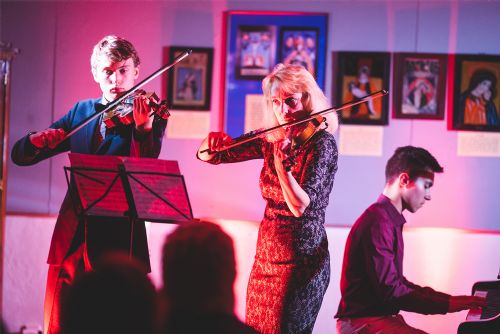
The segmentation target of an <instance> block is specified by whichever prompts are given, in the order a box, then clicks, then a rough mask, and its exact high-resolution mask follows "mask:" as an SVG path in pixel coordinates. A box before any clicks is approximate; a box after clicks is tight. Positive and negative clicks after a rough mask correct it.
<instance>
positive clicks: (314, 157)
mask: <svg viewBox="0 0 500 334" xmlns="http://www.w3.org/2000/svg"><path fill="white" fill-rule="evenodd" d="M262 88H263V91H264V98H265V101H266V106H267V107H266V110H265V112H266V116H267V117H268V120H267V123H268V124H267V125H268V126H269V127H271V126H274V125H278V124H284V123H287V122H290V121H294V120H297V119H304V118H307V116H308V115H310V114H311V113H312V112H317V111H321V110H324V109H327V108H328V103H327V98H326V97H325V95H324V94H323V92H322V91H321V89H320V88H319V86H318V84H317V83H316V81H315V80H314V78H313V76H312V75H311V74H310V73H309V72H308V71H307V70H306V69H305V68H303V67H301V66H298V65H287V66H285V65H282V64H279V65H278V66H276V68H275V69H274V70H273V72H272V73H271V74H269V75H268V76H267V77H266V78H265V79H264V80H263V82H262ZM328 118H329V119H328V121H327V123H328V127H327V129H326V130H325V129H323V128H321V129H319V128H318V131H315V132H314V133H313V134H312V136H311V137H310V138H308V140H307V141H305V142H304V143H303V144H302V145H301V146H299V147H297V148H295V150H294V151H293V152H289V150H288V149H287V148H289V147H290V145H289V140H290V138H288V136H287V134H289V133H291V134H292V136H293V134H294V133H297V132H300V130H301V129H302V128H303V127H305V126H306V125H296V126H295V128H294V129H292V130H291V131H285V130H281V131H275V132H272V133H270V134H268V135H267V137H266V138H264V139H263V138H258V139H255V140H253V141H249V142H247V143H245V144H242V145H239V146H236V147H232V148H230V149H227V150H224V149H223V148H224V146H225V145H227V144H228V143H230V142H231V138H230V137H229V136H228V135H227V134H225V133H221V132H215V133H210V134H209V135H208V137H207V138H206V139H205V141H204V142H203V143H202V144H201V146H200V148H199V151H198V158H199V159H200V160H203V161H206V162H209V163H211V164H219V163H231V162H239V161H245V160H250V159H263V160H264V165H263V167H262V171H261V174H260V188H261V192H262V197H263V198H264V200H265V201H266V203H267V205H266V209H265V212H264V217H263V219H262V222H261V224H260V227H259V235H258V240H257V250H256V256H255V262H254V265H253V268H252V272H251V274H250V280H249V282H248V290H247V302H246V322H247V323H248V324H249V325H250V326H252V327H254V328H255V329H256V330H257V331H259V332H261V333H264V334H268V333H311V332H312V330H313V327H314V323H315V321H316V317H317V315H318V312H319V309H320V307H321V303H322V300H323V296H324V294H325V292H326V289H327V287H328V283H329V281H330V256H329V252H328V240H327V236H326V231H325V228H324V226H323V224H324V221H325V210H326V207H327V205H328V201H329V197H330V192H331V190H332V187H333V180H334V175H335V172H336V171H337V145H336V142H335V138H334V137H333V135H332V133H333V132H334V131H335V130H336V129H337V126H338V121H337V115H336V114H335V113H330V114H329V115H328ZM327 130H328V131H327ZM290 154H293V156H294V163H292V164H285V165H284V164H283V161H286V160H287V158H288V156H289V155H290Z"/></svg>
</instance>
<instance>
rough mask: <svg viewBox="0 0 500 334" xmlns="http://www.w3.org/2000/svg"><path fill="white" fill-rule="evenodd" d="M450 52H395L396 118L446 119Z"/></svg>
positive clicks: (394, 91)
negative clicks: (445, 108)
mask: <svg viewBox="0 0 500 334" xmlns="http://www.w3.org/2000/svg"><path fill="white" fill-rule="evenodd" d="M447 60H448V55H445V54H427V53H396V54H394V71H393V80H394V81H393V82H394V85H393V90H392V92H393V94H392V98H393V112H394V118H407V119H444V106H445V98H446V97H445V92H446V72H447V71H446V67H447V64H448V61H447Z"/></svg>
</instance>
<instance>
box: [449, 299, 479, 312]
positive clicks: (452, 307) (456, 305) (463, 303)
mask: <svg viewBox="0 0 500 334" xmlns="http://www.w3.org/2000/svg"><path fill="white" fill-rule="evenodd" d="M484 306H486V298H483V297H477V296H451V297H450V300H449V301H448V312H458V311H462V310H468V309H471V308H480V307H484Z"/></svg>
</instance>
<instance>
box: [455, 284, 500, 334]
mask: <svg viewBox="0 0 500 334" xmlns="http://www.w3.org/2000/svg"><path fill="white" fill-rule="evenodd" d="M472 294H473V295H475V296H482V297H485V298H486V303H487V306H486V307H483V308H482V309H477V310H469V313H468V314H467V317H466V319H465V321H464V322H462V323H461V324H460V325H459V326H458V331H457V334H473V333H474V334H479V333H480V334H490V333H491V334H493V333H494V334H499V333H500V280H497V281H484V282H476V283H474V285H473V286H472Z"/></svg>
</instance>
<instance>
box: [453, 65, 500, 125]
mask: <svg viewBox="0 0 500 334" xmlns="http://www.w3.org/2000/svg"><path fill="white" fill-rule="evenodd" d="M499 78H500V56H499V55H496V56H493V55H491V56H490V55H488V56H487V55H456V56H455V80H454V88H453V122H452V125H453V129H458V130H475V131H500V122H499V118H500V117H499V110H500V94H499V93H500V87H499V84H498V80H499Z"/></svg>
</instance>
